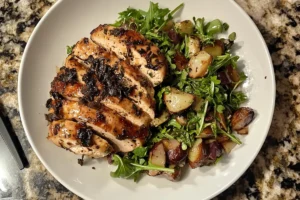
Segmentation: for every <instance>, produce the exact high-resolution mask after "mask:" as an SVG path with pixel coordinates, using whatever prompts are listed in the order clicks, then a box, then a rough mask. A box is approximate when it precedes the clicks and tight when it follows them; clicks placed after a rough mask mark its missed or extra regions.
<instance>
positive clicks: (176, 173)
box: [163, 165, 182, 181]
mask: <svg viewBox="0 0 300 200" xmlns="http://www.w3.org/2000/svg"><path fill="white" fill-rule="evenodd" d="M169 168H171V169H174V170H175V171H174V173H169V172H163V175H164V176H165V177H166V178H167V179H168V180H170V181H178V180H179V179H180V177H181V172H182V168H181V167H179V166H176V165H170V166H169Z"/></svg>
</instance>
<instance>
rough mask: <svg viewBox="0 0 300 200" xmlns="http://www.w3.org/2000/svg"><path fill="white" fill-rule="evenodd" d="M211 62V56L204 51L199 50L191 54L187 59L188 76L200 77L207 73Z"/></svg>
mask: <svg viewBox="0 0 300 200" xmlns="http://www.w3.org/2000/svg"><path fill="white" fill-rule="evenodd" d="M211 62H212V56H211V55H210V54H208V53H207V52H205V51H200V52H198V53H197V54H196V55H194V56H192V57H191V59H190V61H189V64H188V66H189V69H190V72H189V77H191V78H200V77H203V76H205V75H206V74H207V72H208V67H209V65H210V64H211Z"/></svg>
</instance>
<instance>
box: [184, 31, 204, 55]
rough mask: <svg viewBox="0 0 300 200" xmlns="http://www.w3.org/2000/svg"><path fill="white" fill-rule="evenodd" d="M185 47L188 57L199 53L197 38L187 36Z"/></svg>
mask: <svg viewBox="0 0 300 200" xmlns="http://www.w3.org/2000/svg"><path fill="white" fill-rule="evenodd" d="M187 45H188V50H189V57H192V56H194V55H196V54H197V53H199V51H200V48H201V45H200V40H199V39H198V38H197V37H195V36H189V38H188V44H187Z"/></svg>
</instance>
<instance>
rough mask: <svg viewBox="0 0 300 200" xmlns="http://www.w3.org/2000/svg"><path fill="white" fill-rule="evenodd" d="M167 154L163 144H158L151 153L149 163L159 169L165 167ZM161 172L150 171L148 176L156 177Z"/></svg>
mask: <svg viewBox="0 0 300 200" xmlns="http://www.w3.org/2000/svg"><path fill="white" fill-rule="evenodd" d="M166 161H167V158H166V152H165V148H164V145H163V143H162V142H158V143H156V144H155V145H154V146H153V147H152V149H151V150H150V153H149V163H150V164H152V165H155V166H158V167H165V165H166ZM160 173H161V172H160V171H157V170H149V172H148V175H150V176H156V175H159V174H160Z"/></svg>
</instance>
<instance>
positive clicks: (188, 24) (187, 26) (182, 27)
mask: <svg viewBox="0 0 300 200" xmlns="http://www.w3.org/2000/svg"><path fill="white" fill-rule="evenodd" d="M175 29H176V31H177V32H178V33H180V34H181V35H185V34H187V35H190V34H192V33H193V31H194V23H193V22H192V21H191V20H184V21H182V22H177V23H175Z"/></svg>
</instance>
